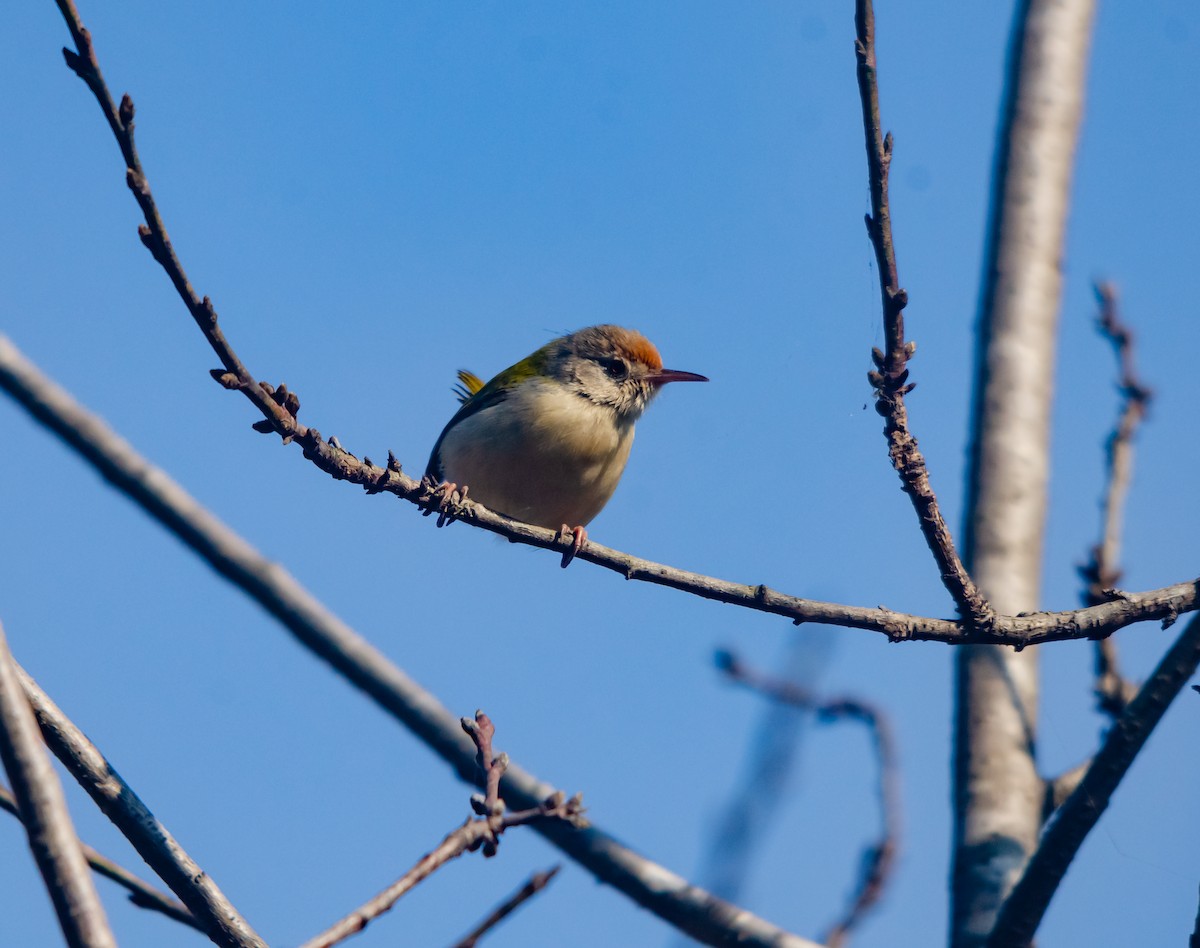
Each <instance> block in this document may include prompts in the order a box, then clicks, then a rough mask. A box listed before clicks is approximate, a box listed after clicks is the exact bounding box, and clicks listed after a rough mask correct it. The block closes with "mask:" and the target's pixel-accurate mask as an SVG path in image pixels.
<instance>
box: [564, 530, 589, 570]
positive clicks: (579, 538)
mask: <svg viewBox="0 0 1200 948" xmlns="http://www.w3.org/2000/svg"><path fill="white" fill-rule="evenodd" d="M567 536H572V537H574V540H573V541H572V543H571V545H570V546H569V547H567V548H566V549H565V550H563V558H562V563H560V564H559V565H560V566H561V567H562V568H563V569H566V568H567V567H568V566H570V565H571V560H573V559H575V556H576V554H577V553H579V552H580V550H582V549H583V548H584V547H585V546H587V541H588V535H587V530H585V529H584V528H583V527H568V526H567V525H566V524H565V523H564V524H563V525H562V526H561V527H559V528H558V537H559V538H561V539H564V540H565V539H566V538H567Z"/></svg>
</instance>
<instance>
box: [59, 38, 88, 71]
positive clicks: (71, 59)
mask: <svg viewBox="0 0 1200 948" xmlns="http://www.w3.org/2000/svg"><path fill="white" fill-rule="evenodd" d="M62 54H63V59H65V60H66V61H67V68H68V69H70V70H71V72H73V73H75V75H77V76H78V77H79V78H80V79H83V78H84V71H85V69H86V68H87V67H86V65H85V64H84V61H83V60H82V59H80V58H79V54H78V53H77V52H75V50H73V49H67V47H65V46H64V47H63V51H62Z"/></svg>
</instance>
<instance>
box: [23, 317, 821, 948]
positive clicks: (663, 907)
mask: <svg viewBox="0 0 1200 948" xmlns="http://www.w3.org/2000/svg"><path fill="white" fill-rule="evenodd" d="M0 387H4V388H6V389H7V390H8V391H10V392H11V393H13V394H14V397H16V398H17V400H18V401H19V402H20V403H21V404H22V405H24V406H25V407H26V408H27V409H28V410H29V412H30V414H32V415H33V417H35V418H37V419H38V420H39V421H41V422H42V423H43V424H45V425H46V426H47V427H49V428H50V429H51V430H52V431H54V432H55V433H56V434H58V435H59V436H60V437H61V438H62V439H63V440H64V442H66V443H67V444H68V445H70V446H71V447H72V448H74V449H75V450H76V451H77V452H78V453H79V454H80V455H81V456H82V457H83V458H84V459H85V460H86V461H88V462H89V463H90V464H92V465H93V466H94V467H95V468H96V470H97V471H99V473H100V474H101V475H102V476H103V477H105V478H107V479H108V480H109V481H110V482H111V483H112V484H113V485H114V486H115V487H117V488H118V489H119V490H121V491H122V492H123V493H125V494H126V496H128V497H129V498H130V499H131V500H133V501H134V502H136V503H137V504H138V505H139V506H141V507H142V509H143V510H145V511H146V512H147V513H148V514H149V515H150V516H151V517H152V518H154V519H155V520H156V521H158V522H159V523H160V524H162V525H163V526H164V527H165V528H166V529H168V530H169V531H171V532H172V533H173V534H174V535H175V536H177V537H178V538H179V539H180V540H182V541H183V543H184V544H186V545H187V546H188V547H189V548H191V549H192V550H193V551H194V552H196V553H197V554H198V555H199V556H200V557H201V558H202V559H204V560H205V561H207V562H208V563H209V564H210V565H211V566H212V567H213V569H214V570H216V572H217V573H218V574H219V575H220V576H222V577H223V578H225V579H227V580H228V581H229V582H231V583H233V584H234V585H236V586H237V587H238V588H239V589H241V590H242V591H243V592H244V593H246V594H247V595H248V596H250V597H251V598H252V599H254V600H255V601H256V602H258V603H259V605H261V606H262V607H263V608H264V609H265V610H266V611H267V612H268V613H269V614H270V615H271V616H272V617H274V618H275V619H276V620H278V621H279V623H280V624H281V625H282V626H283V627H284V628H286V629H287V630H288V631H289V632H291V633H292V634H293V635H294V636H295V638H296V640H297V641H298V642H299V643H300V644H301V645H302V646H304V647H305V648H306V649H308V650H309V651H310V652H312V653H313V654H314V655H315V656H316V657H317V658H319V659H321V660H322V661H324V662H325V663H326V664H328V665H329V666H330V667H332V668H333V669H334V670H335V671H336V672H337V673H338V674H340V675H341V676H342V677H344V678H345V679H346V680H347V681H349V682H350V683H351V684H352V685H354V686H355V687H357V688H359V689H361V690H362V691H363V692H364V693H365V694H366V695H367V697H369V698H370V699H371V700H372V701H374V702H375V703H376V704H377V705H378V706H379V707H380V708H382V709H383V710H384V711H385V712H387V713H388V714H390V715H391V716H392V717H394V718H395V719H396V720H398V721H399V722H400V723H401V724H403V725H404V726H405V727H407V728H408V729H409V730H410V731H412V732H413V733H414V734H415V735H417V737H418V738H420V739H421V740H422V741H423V742H424V743H425V744H426V745H427V746H428V747H429V748H430V749H431V750H433V751H434V752H435V753H436V754H438V755H439V756H440V757H441V758H442V759H443V760H445V761H446V762H447V763H448V764H450V766H451V767H453V768H454V769H455V771H456V772H457V773H458V775H459V776H460V777H461V778H462V779H463V780H466V781H468V782H474V781H475V780H476V779H477V769H476V766H475V749H474V747H473V746H472V745H471V742H470V741H468V740H467V739H466V738H465V736H464V735H463V733H462V729H461V728H460V727H459V724H458V720H457V719H456V718H455V717H454V716H453V715H451V714H450V712H449V711H447V710H446V709H445V708H444V707H443V706H442V705H441V703H440V702H438V700H437V698H435V697H434V696H433V695H432V694H430V693H429V692H428V691H426V690H425V689H424V688H422V687H421V686H420V685H419V684H417V683H416V682H415V681H413V680H412V679H411V678H409V677H408V676H407V675H406V674H405V673H404V672H403V671H401V670H400V669H399V668H398V667H396V666H395V665H394V664H392V663H391V662H390V661H389V660H388V659H387V657H386V656H384V655H383V654H382V653H381V652H380V651H379V650H378V649H377V648H375V647H374V646H373V645H372V644H371V643H370V642H368V641H367V640H366V639H365V638H363V637H362V636H361V635H359V634H358V633H357V632H355V631H354V630H353V629H351V628H350V627H349V626H348V625H346V623H344V622H343V621H342V620H341V619H339V618H338V617H337V616H335V615H334V614H333V613H331V612H330V611H329V610H328V609H326V608H325V606H324V605H322V603H321V602H319V601H318V600H317V599H316V598H315V597H314V596H313V595H312V594H311V593H310V592H308V590H306V589H305V588H304V587H303V586H301V585H300V584H299V583H298V582H297V581H296V580H295V578H294V577H292V576H291V575H290V574H289V573H288V572H287V570H285V569H283V568H282V567H281V566H279V565H278V564H277V563H273V562H272V561H271V560H269V559H267V558H266V557H264V556H263V555H262V554H261V553H259V552H258V550H256V549H255V548H254V547H253V546H251V545H250V544H249V543H247V542H246V540H245V539H244V538H243V537H241V536H239V535H238V534H237V533H235V532H234V531H233V530H231V529H230V528H229V527H228V525H226V524H224V523H222V522H221V520H219V519H218V518H217V517H215V516H214V515H213V514H212V513H210V512H209V511H208V510H205V509H204V507H203V506H201V505H200V504H199V503H198V502H197V501H196V500H195V498H193V497H192V496H190V495H189V494H188V493H187V491H185V490H184V489H183V488H182V487H181V486H180V485H179V484H178V483H176V482H175V481H173V480H172V479H171V477H170V476H169V475H168V474H167V473H166V472H165V471H163V470H161V469H159V468H156V467H154V465H152V464H151V463H150V462H149V461H147V460H146V459H145V458H144V457H142V456H141V455H139V454H138V453H137V452H136V451H135V450H134V449H133V447H132V446H131V445H130V444H129V443H128V442H126V441H125V440H124V439H123V438H121V437H120V436H119V435H117V434H115V433H114V432H113V431H112V430H111V429H110V428H109V427H108V426H107V425H106V424H105V423H104V422H103V420H101V419H100V418H98V417H97V416H95V415H93V414H91V413H90V412H88V411H87V410H86V409H84V408H83V407H82V406H80V405H79V404H78V403H76V402H75V401H74V400H73V399H72V398H71V396H70V395H68V394H67V393H66V392H65V391H63V389H62V388H60V387H59V386H58V385H56V384H54V383H53V382H51V381H50V380H49V379H47V378H46V377H45V376H44V375H42V374H41V373H40V372H38V371H37V370H36V369H35V368H34V367H33V366H32V365H30V364H29V363H28V362H27V361H26V360H25V359H24V358H23V357H22V356H21V355H20V354H19V353H18V352H17V351H16V349H15V348H13V346H12V345H11V344H10V343H9V342H8V340H6V339H5V338H4V337H3V336H0ZM503 787H504V796H505V798H506V799H507V800H508V801H509V802H510V803H514V804H515V805H518V806H520V807H526V808H527V807H532V806H536V805H537V804H538V803H540V802H541V801H542V800H544V799H545V798H546V797H547V796H548V795H549V794H550V793H552V792H553V788H552V787H551V786H550V785H549V784H546V783H544V782H542V781H540V780H538V779H537V778H535V777H534V776H532V775H531V774H529V773H527V772H525V771H523V770H521V769H520V768H518V767H515V766H510V767H509V769H508V771H507V772H506V773H505V775H504V781H503ZM534 828H535V829H536V830H537V831H538V832H540V833H541V834H542V835H544V836H546V837H547V838H548V839H549V840H550V842H552V843H553V844H554V845H556V846H558V847H559V848H560V849H561V850H562V851H563V852H565V853H566V854H567V855H569V856H571V858H573V859H575V860H576V861H578V862H579V863H580V865H582V866H584V867H585V868H586V869H588V870H589V871H590V872H592V873H593V874H594V875H595V876H596V878H597V879H599V880H601V881H603V882H606V883H608V884H609V885H611V886H613V887H614V888H616V889H619V890H620V891H621V892H623V893H625V894H626V895H627V896H629V897H630V898H631V899H633V900H634V901H635V902H637V903H638V904H639V905H641V906H642V907H644V908H647V909H649V910H650V911H652V912H654V913H655V914H657V915H659V916H660V917H661V918H662V919H664V920H665V921H666V922H668V923H669V924H671V925H674V926H675V927H677V928H679V929H680V930H681V931H683V932H686V933H687V934H689V935H691V936H692V937H693V938H695V939H697V940H699V941H702V942H705V943H707V944H725V943H727V942H728V941H730V940H731V939H733V940H738V943H739V944H740V945H743V946H748V948H753V946H762V948H766V946H770V948H789V946H792V948H805V946H811V943H810V942H808V941H805V940H804V939H802V938H799V937H797V936H795V935H792V934H790V933H788V932H785V931H783V930H782V929H780V928H778V927H776V926H774V925H771V924H770V923H768V922H766V921H764V920H763V919H761V918H758V917H757V916H755V915H753V914H751V913H750V912H747V911H745V910H743V909H741V908H739V907H737V906H734V905H731V904H730V903H728V902H726V901H724V900H722V899H719V898H717V897H715V896H713V895H712V894H711V893H709V892H705V891H704V890H703V889H701V888H699V887H697V886H694V885H692V884H690V883H689V882H688V881H687V880H686V879H683V878H682V877H680V876H677V875H675V874H674V873H672V872H670V870H668V869H666V868H665V867H663V866H661V865H659V864H657V863H655V862H652V861H651V860H649V859H646V858H645V857H644V856H641V855H639V854H638V853H636V852H634V851H633V850H631V849H630V848H628V847H627V846H625V845H623V844H622V843H620V842H619V841H618V840H617V839H615V838H614V837H612V836H610V835H608V834H607V833H605V832H603V831H601V830H599V829H596V828H595V827H593V828H592V829H590V830H584V831H582V832H580V831H578V830H573V829H566V830H564V829H562V828H560V827H556V826H555V824H546V825H539V826H535V827H534Z"/></svg>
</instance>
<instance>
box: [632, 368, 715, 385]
mask: <svg viewBox="0 0 1200 948" xmlns="http://www.w3.org/2000/svg"><path fill="white" fill-rule="evenodd" d="M646 381H647V382H650V383H652V384H654V385H666V384H667V383H668V382H707V381H708V378H707V377H705V376H703V375H697V374H696V373H695V372H680V371H679V370H678V369H659V370H658V371H657V372H653V373H651V374H650V375H647V376H646Z"/></svg>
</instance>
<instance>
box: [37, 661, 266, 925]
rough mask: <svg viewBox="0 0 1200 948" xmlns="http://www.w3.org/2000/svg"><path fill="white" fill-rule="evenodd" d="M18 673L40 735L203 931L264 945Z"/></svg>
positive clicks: (39, 692)
mask: <svg viewBox="0 0 1200 948" xmlns="http://www.w3.org/2000/svg"><path fill="white" fill-rule="evenodd" d="M16 673H17V678H18V679H19V681H20V684H21V687H22V688H23V689H24V690H25V696H26V697H27V698H28V699H29V704H30V706H31V707H32V708H33V713H34V716H35V717H36V718H37V723H38V725H39V726H40V727H41V729H42V737H43V738H44V739H45V741H46V744H47V746H48V747H49V748H50V750H51V751H52V752H53V753H54V756H55V757H57V758H58V759H59V761H61V762H62V764H63V766H64V767H66V768H67V770H68V771H69V772H70V773H71V776H73V777H74V778H75V779H76V780H77V781H79V785H80V786H81V787H83V789H84V790H86V791H87V793H88V796H90V797H91V798H92V800H94V801H95V803H96V805H97V806H98V807H100V810H101V812H103V813H104V815H105V816H107V817H108V818H109V819H110V820H112V822H113V824H114V825H115V826H116V827H117V829H119V830H120V831H121V832H122V833H123V834H124V835H125V838H126V839H128V840H129V842H130V843H132V844H133V848H134V849H136V850H137V852H138V855H139V856H141V857H142V858H143V859H144V860H146V864H147V865H148V866H149V867H150V868H151V869H153V870H154V871H155V872H156V873H157V874H158V875H159V877H160V878H161V879H162V880H163V882H165V883H166V884H167V887H168V888H169V889H170V890H171V891H172V892H174V893H175V894H176V895H177V896H179V898H180V899H181V900H182V901H183V903H184V905H186V906H187V907H188V908H189V909H191V911H192V914H193V915H194V916H195V918H196V920H197V921H198V922H199V923H200V925H201V926H202V927H203V929H204V932H205V934H206V935H208V937H209V938H210V939H211V940H212V941H213V942H214V943H215V944H217V945H221V946H224V948H265V942H263V940H262V939H261V938H259V937H258V935H257V934H256V933H255V931H254V929H252V928H251V927H250V925H249V924H248V923H247V922H246V920H245V919H244V918H242V916H241V914H240V913H239V912H238V910H237V909H236V908H234V907H233V905H232V904H231V903H230V902H229V900H228V899H227V898H225V895H224V893H222V892H221V890H220V888H218V887H217V884H216V883H215V882H214V881H213V880H212V878H211V877H210V876H209V875H208V873H206V872H205V871H204V870H203V869H201V868H200V866H198V865H197V864H196V862H195V860H193V859H192V858H191V856H189V855H188V854H187V853H186V852H185V851H184V850H183V847H181V846H180V845H179V843H178V842H176V841H175V838H174V837H173V836H171V834H170V833H169V832H167V829H166V827H164V826H163V825H162V824H161V823H159V822H158V820H157V819H156V818H155V816H154V814H153V813H151V812H150V810H149V809H148V808H147V807H146V805H145V804H144V803H143V802H142V801H141V799H139V798H138V795H137V794H136V793H134V791H133V788H132V787H130V786H129V784H127V783H126V782H125V781H124V780H123V779H122V778H121V775H120V774H118V773H117V772H116V770H114V769H113V767H112V765H111V764H110V763H109V762H108V761H107V760H106V759H105V757H104V755H103V754H102V753H100V751H99V749H98V748H97V747H96V745H95V744H93V743H92V742H91V741H89V740H88V738H87V736H86V735H85V734H84V733H83V732H82V731H80V730H79V728H77V727H76V726H75V725H74V724H73V723H72V722H71V720H70V719H69V718H68V717H67V716H66V715H65V714H63V712H62V711H61V710H60V709H59V707H58V706H57V705H56V704H55V703H54V702H53V701H52V700H50V697H49V696H48V695H47V694H46V693H45V692H44V691H42V689H41V688H40V687H38V684H37V682H36V681H34V680H33V679H32V678H31V677H29V675H28V674H27V673H26V672H25V670H24V669H23V668H21V667H20V666H16Z"/></svg>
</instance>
